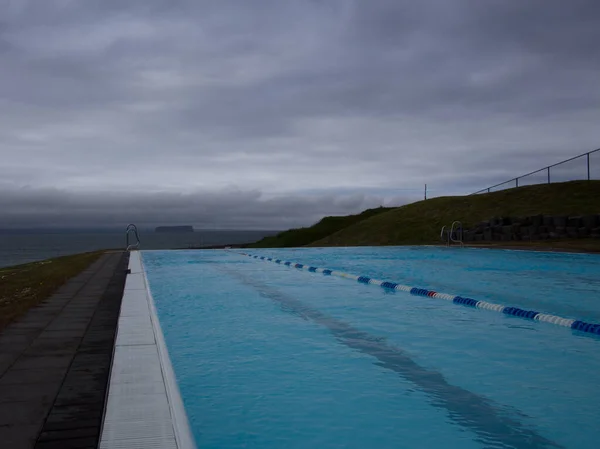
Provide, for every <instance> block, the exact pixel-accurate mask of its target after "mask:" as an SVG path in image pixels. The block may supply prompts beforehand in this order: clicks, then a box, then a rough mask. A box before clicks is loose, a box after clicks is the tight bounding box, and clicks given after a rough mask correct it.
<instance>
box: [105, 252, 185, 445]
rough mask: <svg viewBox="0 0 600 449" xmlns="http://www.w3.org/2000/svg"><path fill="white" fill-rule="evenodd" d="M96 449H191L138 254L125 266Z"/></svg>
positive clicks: (183, 413)
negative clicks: (105, 403) (141, 448)
mask: <svg viewBox="0 0 600 449" xmlns="http://www.w3.org/2000/svg"><path fill="white" fill-rule="evenodd" d="M129 269H130V273H129V274H128V275H127V280H126V283H125V290H124V293H123V301H122V304H121V312H120V315H119V324H118V329H117V339H116V343H115V350H114V355H113V364H112V369H111V374H110V381H109V390H108V401H107V406H106V410H105V414H104V420H103V428H102V435H101V440H100V448H101V449H117V448H123V447H160V448H162V449H171V448H172V449H195V448H196V444H195V442H194V439H193V436H192V433H191V431H190V427H189V423H188V419H187V415H186V412H185V409H184V407H183V402H182V400H181V395H180V392H179V388H178V386H177V382H176V379H175V374H174V372H173V368H172V365H171V361H170V359H169V354H168V352H167V347H166V345H165V341H164V336H163V333H162V330H161V328H160V323H159V321H158V317H157V314H156V308H155V306H154V300H153V298H152V294H151V292H150V289H149V285H148V281H147V278H146V275H145V272H144V268H143V262H142V259H141V255H140V252H139V251H133V252H131V255H130V260H129Z"/></svg>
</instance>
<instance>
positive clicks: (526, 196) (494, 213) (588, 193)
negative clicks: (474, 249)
mask: <svg viewBox="0 0 600 449" xmlns="http://www.w3.org/2000/svg"><path fill="white" fill-rule="evenodd" d="M598 213H600V181H571V182H565V183H556V184H543V185H534V186H526V187H519V188H514V189H508V190H502V191H500V192H493V193H486V194H481V195H469V196H455V197H440V198H432V199H430V200H426V201H419V202H416V203H412V204H407V205H406V206H402V207H398V208H395V209H392V210H390V211H387V212H384V213H381V214H377V215H375V216H372V217H370V218H367V219H365V220H361V221H359V222H356V223H354V224H352V225H350V226H348V227H345V228H344V229H341V230H339V231H337V232H335V233H333V234H331V235H329V236H327V237H324V238H322V239H320V240H316V241H314V242H312V243H311V245H310V246H346V245H348V246H351V245H409V244H431V243H439V242H440V239H439V235H440V230H441V228H442V226H444V225H447V226H448V225H450V224H451V223H452V222H453V221H454V220H460V221H462V222H463V224H464V225H465V227H467V228H468V227H469V226H472V225H475V224H477V223H479V222H481V221H484V220H489V219H490V218H493V217H524V216H530V215H537V214H546V215H587V214H598ZM505 243H506V242H505Z"/></svg>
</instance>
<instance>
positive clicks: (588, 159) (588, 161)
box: [587, 153, 590, 181]
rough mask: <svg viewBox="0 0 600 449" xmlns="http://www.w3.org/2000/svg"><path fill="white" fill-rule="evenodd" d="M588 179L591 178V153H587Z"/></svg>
mask: <svg viewBox="0 0 600 449" xmlns="http://www.w3.org/2000/svg"><path fill="white" fill-rule="evenodd" d="M587 166H588V181H589V180H590V153H588V154H587Z"/></svg>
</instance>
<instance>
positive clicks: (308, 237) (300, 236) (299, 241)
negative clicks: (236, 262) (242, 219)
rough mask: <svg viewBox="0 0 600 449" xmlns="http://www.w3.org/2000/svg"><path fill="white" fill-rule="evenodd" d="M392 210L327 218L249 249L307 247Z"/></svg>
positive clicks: (372, 210) (382, 209) (262, 241)
mask: <svg viewBox="0 0 600 449" xmlns="http://www.w3.org/2000/svg"><path fill="white" fill-rule="evenodd" d="M390 210H391V208H386V207H378V208H376V209H367V210H365V211H363V212H361V213H360V214H356V215H347V216H343V217H325V218H323V219H322V220H321V221H319V222H318V223H317V224H315V225H313V226H310V227H308V228H298V229H290V230H289V231H284V232H280V233H279V234H277V235H274V236H271V237H265V238H264V239H262V240H260V241H258V242H256V243H252V244H250V245H248V246H247V247H248V248H275V247H277V248H285V247H293V246H305V245H308V244H310V243H312V242H315V241H317V240H320V239H322V238H324V237H327V236H329V235H331V234H333V233H335V232H337V231H339V230H341V229H344V228H347V227H348V226H351V225H353V224H354V223H358V222H360V221H363V220H366V219H367V218H370V217H373V216H375V215H379V214H381V213H384V212H388V211H390Z"/></svg>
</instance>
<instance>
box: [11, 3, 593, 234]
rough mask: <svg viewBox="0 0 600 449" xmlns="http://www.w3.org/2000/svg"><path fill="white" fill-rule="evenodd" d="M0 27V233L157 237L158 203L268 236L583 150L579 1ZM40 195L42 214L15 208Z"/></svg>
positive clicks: (586, 78) (224, 12)
mask: <svg viewBox="0 0 600 449" xmlns="http://www.w3.org/2000/svg"><path fill="white" fill-rule="evenodd" d="M0 11H1V12H0V80H1V82H0V158H1V162H0V195H1V196H2V197H3V200H2V204H4V208H3V210H2V211H0V224H1V223H6V224H9V223H13V224H15V225H16V224H23V225H24V224H27V223H35V222H44V220H45V219H44V217H46V218H47V219H46V221H45V222H49V221H53V222H56V223H59V222H60V217H67V216H68V217H71V219H73V217H75V216H76V217H78V218H77V220H79V221H80V222H81V223H84V222H85V223H87V222H91V221H95V220H97V219H98V220H99V219H100V218H101V217H100V216H99V214H97V213H96V215H94V213H95V212H94V211H95V210H100V209H101V210H102V211H103V212H102V214H101V215H102V216H104V217H108V216H109V215H110V214H111V210H112V211H113V215H114V216H113V215H111V217H112V218H110V219H108V218H107V220H105V221H110V220H113V219H117V216H118V217H122V218H120V219H122V220H126V218H125V216H131V215H134V216H135V219H136V220H138V221H140V222H145V221H148V222H150V221H152V222H160V221H161V220H160V218H161V212H160V210H158V209H157V208H158V206H159V205H160V206H163V205H164V206H165V207H166V205H167V204H169V202H170V201H173V199H172V198H175V197H176V198H182V200H181V201H180V202H177V204H179V205H180V209H177V212H176V213H175V212H173V213H172V214H170V215H169V216H170V217H175V218H173V219H174V220H191V221H194V223H201V222H204V221H207V225H211V226H212V225H213V224H214V225H223V226H240V227H244V226H253V227H256V226H259V227H260V226H268V225H269V223H271V222H272V221H273V220H274V217H275V216H277V220H278V223H280V225H281V226H283V227H285V226H286V225H287V224H288V223H295V224H296V223H300V224H303V223H306V224H308V223H309V222H310V221H314V219H315V218H318V216H320V215H324V214H334V213H347V212H355V211H358V210H359V209H360V208H363V207H366V206H369V205H378V204H376V203H386V204H392V203H394V204H398V203H402V202H406V201H410V200H415V199H419V198H420V197H421V190H422V186H423V184H424V183H427V184H428V185H429V188H430V190H431V192H432V194H434V195H443V194H460V193H469V192H471V191H474V190H477V189H479V188H482V187H485V186H487V185H489V184H493V183H495V182H499V181H502V180H504V179H507V178H511V177H513V176H516V175H518V174H521V173H523V172H527V171H530V170H534V169H536V168H538V167H541V166H543V165H546V164H551V163H554V162H556V161H558V160H560V159H563V158H566V157H570V156H571V155H574V154H577V153H580V152H584V151H589V150H591V149H594V148H597V147H598V146H600V132H599V131H598V126H597V123H598V122H599V121H600V107H599V106H600V78H599V77H598V76H597V74H598V73H600V54H599V53H600V51H599V50H598V48H597V42H599V41H600V5H599V4H598V3H597V2H596V1H594V0H589V1H584V0H576V1H571V2H564V1H562V0H533V1H528V2H518V1H504V0H502V1H500V0H491V1H486V2H481V1H478V0H462V1H455V2H446V1H442V0H439V1H424V2H412V1H398V0H376V1H370V2H364V1H359V0H355V1H347V0H322V1H317V0H313V1H305V0H302V1H301V0H294V1H289V2H280V1H275V0H258V1H253V2H245V1H217V0H203V1H191V0H190V1H179V2H169V1H166V0H144V1H142V0H139V1H128V2H121V1H116V0H115V1H112V0H111V1H106V0H103V1H100V0H94V1H86V2H80V1H70V0H62V1H58V0H54V1H51V0H44V1H13V0H0ZM573 170H574V171H573V173H575V171H577V170H578V169H576V168H574V169H573ZM599 176H600V174H599ZM566 177H567V178H568V176H566ZM51 189H55V190H51ZM52 192H54V193H52ZM230 192H236V194H235V195H234V197H236V198H239V199H242V201H241V204H238V205H236V208H237V210H238V213H237V214H232V215H231V216H230V215H228V213H226V212H224V211H225V210H227V209H229V208H231V207H232V206H230V205H229V204H230V203H228V201H231V194H230ZM307 192H310V194H307ZM349 192H351V193H349ZM47 195H51V196H52V195H54V197H53V198H54V199H55V200H56V202H55V203H52V204H53V207H54V209H52V210H50V209H44V208H40V209H39V210H38V212H37V213H36V214H33V213H30V212H27V211H26V210H25V209H24V206H23V205H24V204H26V203H27V201H29V200H28V198H30V200H31V201H32V202H35V201H38V199H40V198H46V196H47ZM349 195H350V196H349ZM361 195H362V196H361ZM207 196H208V197H209V198H211V200H210V201H205V200H203V202H202V203H201V204H202V208H203V209H202V213H201V214H200V215H201V216H200V215H199V212H198V213H197V214H196V215H194V209H193V208H194V207H196V206H195V204H196V203H195V202H194V201H195V200H194V198H204V199H206V197H207ZM61 198H62V199H61ZM66 198H71V199H73V198H75V199H76V200H77V201H75V203H76V204H78V206H75V205H74V204H75V203H73V202H70V200H69V201H67V200H65V199H66ZM122 198H126V199H127V200H122ZM275 198H283V199H282V200H276V199H275ZM307 198H308V199H307ZM347 198H351V200H348V201H349V202H348V203H346V201H347ZM352 198H354V199H352ZM360 198H362V199H360ZM99 199H102V201H101V207H100V206H99V208H98V209H94V208H93V207H91V208H87V209H86V208H85V207H84V206H83V205H84V204H85V203H86V201H87V202H88V203H89V204H100V203H97V202H98V201H100V200H99ZM134 199H135V201H137V202H138V203H141V204H145V205H147V207H146V208H142V207H141V206H140V207H139V208H137V209H136V206H135V204H134V203H135V202H134V201H133V200H134ZM124 201H125V202H124ZM127 201H131V202H130V203H127ZM278 201H279V202H278ZM126 203H127V204H126ZM246 203H247V204H251V205H252V207H248V208H244V205H245V204H246ZM288 205H292V206H289V207H288ZM342 205H343V206H342ZM198 207H200V204H198ZM57 208H58V209H57ZM277 208H279V209H277ZM41 211H44V212H43V213H42V212H41ZM131 211H136V212H135V214H133V213H132V212H131ZM299 211H302V212H299ZM44 214H46V215H44ZM53 214H54V215H53ZM128 214H129V215H128ZM177 214H179V215H177ZM190 214H191V215H190ZM211 216H212V217H213V218H210V217H211ZM86 217H87V218H86ZM126 221H127V220H126Z"/></svg>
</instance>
